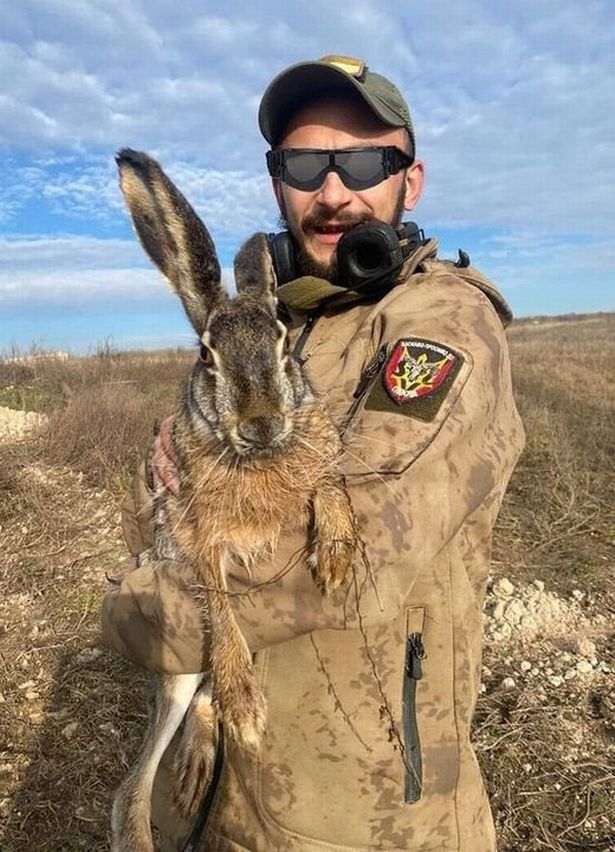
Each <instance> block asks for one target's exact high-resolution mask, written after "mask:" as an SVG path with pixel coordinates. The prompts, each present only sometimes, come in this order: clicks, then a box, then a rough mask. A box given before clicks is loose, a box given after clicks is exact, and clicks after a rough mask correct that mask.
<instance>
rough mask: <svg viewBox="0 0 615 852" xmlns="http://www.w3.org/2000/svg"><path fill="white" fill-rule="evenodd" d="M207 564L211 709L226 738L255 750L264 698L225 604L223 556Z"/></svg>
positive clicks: (263, 725) (239, 635) (243, 640)
mask: <svg viewBox="0 0 615 852" xmlns="http://www.w3.org/2000/svg"><path fill="white" fill-rule="evenodd" d="M206 564H207V568H208V572H209V576H208V577H206V579H205V587H206V588H207V606H208V612H209V619H210V625H211V634H212V643H211V673H212V678H213V705H214V710H215V712H216V715H217V717H218V718H219V719H220V721H221V722H222V724H223V725H224V728H225V730H227V731H228V733H229V735H230V736H231V737H232V738H233V739H234V740H235V741H236V742H238V743H240V745H242V746H243V747H244V748H246V749H249V750H252V751H255V750H256V749H257V748H258V746H259V745H260V739H261V735H262V733H263V730H264V729H265V699H264V697H263V694H262V692H261V691H260V689H259V688H258V685H257V683H256V678H255V677H254V667H253V665H252V654H251V653H250V649H249V648H248V646H247V644H246V640H245V639H244V638H243V634H242V633H241V630H240V629H239V627H238V625H237V622H236V621H235V616H234V614H233V611H232V609H231V606H230V604H229V602H228V593H227V591H226V582H225V579H224V569H223V565H224V556H223V555H222V554H220V553H219V552H217V553H214V554H212V556H211V557H210V558H209V559H208V560H207V562H206Z"/></svg>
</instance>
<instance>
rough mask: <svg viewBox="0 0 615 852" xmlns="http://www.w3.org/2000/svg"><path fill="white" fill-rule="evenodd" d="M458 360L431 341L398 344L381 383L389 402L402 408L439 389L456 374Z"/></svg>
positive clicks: (417, 340) (444, 347) (414, 339)
mask: <svg viewBox="0 0 615 852" xmlns="http://www.w3.org/2000/svg"><path fill="white" fill-rule="evenodd" d="M458 364H459V356H458V355H456V354H455V353H454V352H452V351H451V350H450V349H447V348H446V346H442V344H441V343H433V342H432V341H431V340H420V339H418V338H404V339H403V340H398V341H397V343H396V344H395V348H394V349H393V352H392V353H391V356H390V357H389V360H388V361H387V363H386V366H385V368H384V375H383V381H384V386H385V388H386V391H387V393H388V394H389V396H390V397H391V399H392V400H393V401H394V402H396V403H398V405H401V404H402V403H404V402H409V401H410V400H411V399H420V398H421V397H424V396H429V394H432V393H434V392H435V391H437V390H438V388H440V387H442V385H443V384H444V382H445V381H446V379H447V377H448V376H450V375H451V373H452V372H453V371H454V370H456V368H457V366H458Z"/></svg>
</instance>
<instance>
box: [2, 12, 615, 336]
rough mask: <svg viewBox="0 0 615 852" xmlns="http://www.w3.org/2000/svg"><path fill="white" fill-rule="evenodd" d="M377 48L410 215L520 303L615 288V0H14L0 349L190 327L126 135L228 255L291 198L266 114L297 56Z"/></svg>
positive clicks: (541, 309) (583, 302) (6, 47)
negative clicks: (133, 211) (269, 91)
mask: <svg viewBox="0 0 615 852" xmlns="http://www.w3.org/2000/svg"><path fill="white" fill-rule="evenodd" d="M327 53H343V54H347V55H351V56H360V57H363V58H364V59H365V60H366V61H367V62H368V64H369V65H370V67H371V68H372V69H373V70H377V71H379V72H381V73H384V74H385V75H387V76H389V77H390V78H391V79H393V80H394V81H395V82H396V83H397V84H398V85H399V87H400V88H401V89H402V90H403V91H404V92H405V94H406V96H407V98H408V101H409V103H410V106H411V109H412V112H413V117H414V122H415V125H416V128H417V137H418V149H419V155H420V156H421V158H422V159H424V161H425V162H426V165H427V186H426V191H425V194H424V197H423V200H422V201H421V203H420V205H419V207H418V208H417V209H416V211H415V213H414V218H415V219H416V220H417V221H418V222H419V224H420V225H421V226H422V227H423V228H424V229H425V230H426V232H428V234H430V235H433V236H437V237H438V238H439V240H440V246H441V253H442V255H444V256H447V255H448V256H453V255H454V254H456V249H457V248H458V247H463V248H465V249H466V250H467V251H469V253H470V255H471V257H472V262H473V263H474V264H475V265H476V266H478V267H480V268H481V269H482V270H483V271H484V272H485V273H487V274H488V275H490V276H491V277H492V278H493V279H494V280H495V281H496V282H497V283H498V284H499V285H500V287H501V288H502V290H503V292H504V293H505V295H506V296H507V297H508V299H509V301H510V302H511V304H512V306H513V309H514V310H515V312H516V313H517V314H518V315H528V314H536V313H546V314H557V313H567V312H570V311H576V312H584V311H594V310H612V309H614V308H615V298H614V283H615V281H614V279H615V275H614V271H615V248H614V242H613V235H614V230H615V227H614V222H615V187H614V178H615V109H614V105H613V93H614V91H615V60H614V59H613V57H614V56H615V5H614V4H613V2H612V0H585V2H583V3H580V2H579V0H514V2H512V3H502V2H501V0H463V2H460V1H459V0H421V2H419V1H418V0H408V2H405V3H397V2H389V0H353V2H352V3H331V2H330V0H310V2H309V3H301V4H289V3H288V2H287V0H285V2H281V0H261V2H259V3H258V4H257V3H252V2H248V0H225V2H224V3H222V2H219V0H210V2H207V3H203V2H197V0H182V2H177V0H174V2H171V0H147V2H146V0H122V2H119V0H19V2H18V3H4V4H2V11H1V12H0V182H1V183H0V185H1V187H2V192H1V193H0V351H2V350H5V351H6V350H7V349H8V348H9V347H10V346H11V345H13V344H16V345H18V346H20V347H28V346H30V345H31V344H32V343H35V344H38V345H42V346H45V347H50V348H62V349H68V348H70V349H72V350H74V351H87V350H88V349H89V348H93V347H95V346H96V345H97V344H100V343H101V342H104V341H109V342H110V343H112V344H113V345H114V346H117V347H119V348H129V347H130V348H134V347H139V348H141V347H150V346H152V347H153V346H161V345H169V344H171V345H176V344H179V345H182V344H189V343H190V342H191V341H192V340H193V334H192V332H191V330H190V328H189V326H188V324H187V322H186V321H185V320H184V318H183V315H182V313H181V309H180V308H179V305H176V303H175V300H174V298H173V297H172V296H171V295H170V294H169V293H168V290H167V288H166V285H165V284H164V283H163V282H162V280H161V279H160V277H159V275H158V274H157V273H156V272H155V271H153V270H152V269H151V267H150V266H149V264H148V262H147V261H146V260H145V258H144V256H143V255H142V252H141V249H140V248H139V246H138V245H137V244H136V242H135V240H134V238H133V235H132V231H131V229H130V227H129V224H128V221H127V219H126V215H125V213H124V210H123V206H122V202H121V199H120V195H119V191H118V189H117V180H116V174H115V164H114V161H113V155H114V152H115V151H116V150H117V149H118V148H120V147H123V146H130V147H133V148H138V149H144V150H147V151H149V152H150V153H152V154H154V155H155V156H157V157H158V158H159V159H160V160H161V161H162V162H163V164H164V166H165V168H166V169H167V171H168V172H169V174H170V175H171V176H172V177H173V179H174V180H175V181H176V183H177V184H178V185H179V186H180V187H181V188H182V190H183V191H184V193H185V194H186V195H187V196H188V197H189V199H190V200H191V201H192V202H193V204H194V205H195V207H196V208H197V210H198V211H199V213H200V214H201V215H202V217H203V218H204V219H205V221H206V222H207V224H208V226H209V227H210V230H211V231H212V233H213V235H214V238H215V240H216V244H217V246H218V249H219V254H220V258H221V261H222V263H223V265H228V264H229V263H230V262H231V259H232V256H233V253H234V251H235V250H236V249H237V248H238V247H239V245H240V244H241V242H242V241H243V240H244V239H245V238H246V237H247V236H249V234H250V233H252V232H253V231H255V230H275V228H276V220H277V213H276V209H275V206H274V204H273V201H272V198H271V196H270V190H269V185H268V180H267V178H266V175H265V169H264V152H265V150H266V146H265V143H264V141H263V140H262V139H261V137H260V135H259V133H258V129H257V123H256V113H257V108H258V102H259V97H260V94H261V93H262V91H263V89H264V87H265V86H266V84H267V83H268V82H269V80H270V79H271V78H272V77H273V76H274V75H275V74H276V73H277V72H278V71H279V70H281V69H282V68H283V67H285V66H286V65H289V64H291V63H294V62H297V61H301V60H304V59H312V58H318V57H319V56H321V55H323V54H327Z"/></svg>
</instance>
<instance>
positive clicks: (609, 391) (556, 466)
mask: <svg viewBox="0 0 615 852" xmlns="http://www.w3.org/2000/svg"><path fill="white" fill-rule="evenodd" d="M509 339H510V347H511V357H512V363H513V377H514V384H515V395H516V399H517V404H518V406H519V410H520V412H521V416H522V418H523V422H524V424H525V429H526V432H527V445H526V449H525V452H524V454H523V456H522V458H521V460H520V462H519V465H518V466H517V469H516V471H515V473H514V475H513V478H512V480H511V483H510V487H509V489H508V492H507V495H506V498H505V500H504V505H503V507H502V512H501V515H500V519H499V522H498V527H497V531H496V536H495V561H496V564H502V565H505V566H506V570H507V572H508V573H509V575H520V576H526V577H528V576H529V577H533V578H538V579H541V580H545V581H546V582H547V583H548V584H549V585H551V586H554V587H556V588H559V589H560V590H562V591H568V590H571V589H573V588H576V587H579V585H583V586H587V587H589V588H592V589H594V590H596V591H602V590H605V587H606V583H607V581H608V580H609V571H608V570H607V569H608V566H609V564H611V565H612V560H613V545H614V544H615V477H613V470H614V469H615V315H613V314H602V315H598V316H590V317H588V318H587V319H584V320H578V321H576V322H575V321H572V320H569V321H568V322H563V321H560V322H547V321H545V322H543V323H539V324H534V323H533V322H531V321H525V322H519V323H516V324H515V325H513V327H512V329H511V331H510V333H509Z"/></svg>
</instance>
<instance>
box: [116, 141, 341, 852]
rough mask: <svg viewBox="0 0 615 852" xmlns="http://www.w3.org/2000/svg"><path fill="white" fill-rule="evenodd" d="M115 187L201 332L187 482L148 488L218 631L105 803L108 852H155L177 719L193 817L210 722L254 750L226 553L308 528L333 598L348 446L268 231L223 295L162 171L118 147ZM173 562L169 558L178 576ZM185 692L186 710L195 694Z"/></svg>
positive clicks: (248, 677) (185, 797)
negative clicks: (282, 297)
mask: <svg viewBox="0 0 615 852" xmlns="http://www.w3.org/2000/svg"><path fill="white" fill-rule="evenodd" d="M118 164H119V167H120V175H121V186H122V190H123V192H124V194H125V197H126V200H127V203H128V207H129V210H130V213H131V216H132V218H133V222H134V224H135V229H136V231H137V233H138V235H139V238H140V240H141V242H142V244H143V247H144V248H145V250H146V251H147V253H148V254H149V255H150V257H151V258H152V260H153V261H154V262H155V263H156V264H157V265H158V267H159V268H160V269H161V271H162V272H163V274H164V275H165V276H166V277H167V278H168V279H169V281H170V283H171V285H172V286H173V288H174V289H175V290H176V292H177V293H178V295H179V296H180V298H181V300H182V303H183V305H184V308H185V310H186V312H187V314H188V316H189V318H190V319H191V321H192V323H193V325H194V327H195V329H196V331H197V333H198V334H199V337H200V339H201V360H202V363H200V362H197V364H196V365H195V369H194V371H193V374H192V376H191V377H190V380H189V382H188V385H187V387H186V390H185V394H184V397H183V400H182V405H181V407H180V410H179V412H178V414H177V416H176V418H175V426H174V432H173V441H174V445H175V448H176V451H177V454H178V457H179V472H180V474H181V489H180V493H179V495H178V496H174V495H173V494H171V493H170V492H167V491H165V490H164V489H163V490H162V491H161V492H160V493H159V495H158V497H157V500H156V502H157V511H156V515H157V518H158V529H157V535H156V544H155V547H154V558H157V559H167V560H168V559H171V560H178V561H179V562H180V563H181V564H183V566H184V567H183V569H182V570H186V568H187V569H188V570H189V571H191V572H193V574H194V576H195V577H196V579H197V586H198V588H197V592H198V593H199V594H200V595H204V598H205V605H204V614H206V617H207V619H208V623H209V630H210V634H211V651H210V675H211V696H210V695H209V693H208V690H209V686H207V687H206V688H204V687H201V688H200V690H199V691H198V692H197V697H196V698H194V699H192V695H193V693H194V691H195V690H196V689H197V687H198V684H199V681H200V678H201V675H178V676H173V677H170V676H161V677H160V678H159V681H158V690H157V693H156V699H155V702H154V712H153V714H152V717H151V719H150V724H149V726H148V731H147V733H146V736H145V740H144V745H143V749H142V752H141V754H140V756H139V758H138V760H137V762H136V764H135V765H134V767H133V769H132V770H131V771H130V773H129V775H128V776H127V778H126V779H125V781H124V783H123V784H122V785H121V787H120V789H119V791H118V793H117V795H116V799H115V802H114V808H113V819H112V826H113V842H114V845H113V850H114V852H151V850H152V848H153V847H152V839H151V830H150V826H149V799H150V795H151V787H152V783H153V773H154V772H155V769H156V767H157V764H158V760H159V759H160V752H161V749H162V748H163V746H164V744H165V743H168V742H169V741H170V738H171V737H172V736H173V734H174V732H175V730H176V729H177V726H178V725H179V724H180V721H181V719H182V718H183V717H184V714H186V712H187V715H186V719H185V722H184V727H183V733H182V738H181V740H180V743H179V747H178V750H177V760H176V764H175V769H176V778H175V786H176V790H175V799H176V801H177V804H178V806H179V808H180V810H181V811H182V812H183V813H184V814H185V815H187V816H190V815H193V814H194V812H195V808H197V807H198V803H199V801H200V799H201V796H202V794H203V790H204V789H205V783H206V778H207V775H208V773H209V772H210V771H211V764H212V760H213V749H212V739H213V735H214V734H213V732H214V727H215V725H216V723H217V720H219V721H221V722H222V724H223V726H224V729H225V730H226V732H227V734H228V735H230V736H231V737H232V738H233V739H235V740H236V741H238V742H239V743H240V744H241V745H242V746H244V747H245V748H248V749H251V750H255V749H257V748H258V745H259V741H260V737H261V734H262V732H263V729H264V726H265V720H266V711H265V701H264V698H263V696H262V694H261V692H260V690H259V688H258V686H257V684H256V680H255V678H254V674H253V667H252V657H251V654H250V650H249V648H248V647H247V645H246V642H245V640H244V638H243V636H242V634H241V631H240V630H239V627H238V625H237V622H236V620H235V616H234V614H233V611H232V609H231V606H230V603H229V597H228V594H227V591H226V573H227V570H228V568H229V567H230V566H231V564H232V563H235V564H237V563H240V564H242V565H243V566H246V567H247V568H248V570H249V566H250V564H251V563H253V562H254V560H256V559H258V558H259V556H262V555H263V554H265V553H267V552H272V551H273V550H274V549H275V547H276V543H277V540H278V537H279V536H280V534H281V532H282V531H292V530H297V529H300V528H303V527H305V526H307V527H308V528H309V529H311V531H312V534H311V539H310V542H309V552H308V553H307V554H306V562H307V565H308V566H309V567H310V569H311V570H312V574H313V577H314V580H315V582H316V583H317V585H318V586H319V588H320V589H321V591H322V592H323V594H328V593H329V592H331V591H332V590H333V589H335V588H337V587H338V586H339V585H340V584H341V583H342V582H343V580H344V578H345V576H346V574H347V572H348V569H349V568H350V565H351V563H352V559H353V556H354V552H355V548H356V536H357V534H356V527H355V520H354V516H353V513H352V508H351V505H350V500H349V498H348V495H347V493H346V490H345V487H344V483H343V480H342V478H341V476H340V474H339V472H338V470H337V461H338V458H339V456H340V454H341V440H340V437H339V434H338V432H337V430H336V428H335V427H334V426H333V424H332V422H331V420H330V419H329V417H328V415H327V413H326V412H325V410H324V408H323V407H322V405H321V404H320V403H318V402H317V401H315V400H314V398H313V395H312V393H311V389H310V387H309V384H308V382H307V380H306V378H305V376H304V375H303V373H302V371H301V368H300V366H299V365H298V363H297V362H295V361H294V360H293V359H292V358H291V357H290V356H289V355H288V351H287V342H288V341H287V335H286V330H285V328H284V326H283V325H282V324H281V323H280V322H278V321H277V318H276V300H275V294H274V287H275V279H274V275H273V270H272V265H271V260H270V257H269V253H268V250H267V244H266V240H265V238H264V235H262V234H257V235H255V236H254V237H253V238H252V239H251V240H249V241H248V242H247V243H246V244H245V245H244V247H243V248H242V250H241V251H240V252H239V254H238V256H237V258H236V260H235V274H236V281H237V286H238V289H239V290H240V294H239V296H238V297H237V298H236V299H235V300H234V301H232V302H230V301H229V300H228V298H227V296H226V294H224V292H223V291H222V288H221V285H220V281H219V272H220V269H219V264H218V262H217V260H216V258H215V252H214V249H213V244H212V242H211V238H210V237H209V234H208V232H207V229H206V228H205V226H204V225H203V223H202V222H201V220H200V219H199V218H198V216H197V215H196V213H195V212H194V210H192V208H191V207H190V205H189V204H188V202H187V201H186V200H185V198H184V197H183V196H182V195H181V193H179V191H178V190H177V189H176V188H175V187H174V186H173V184H172V183H171V181H170V180H169V179H168V178H167V177H166V175H165V174H164V172H163V171H162V169H161V168H160V166H159V165H158V164H157V163H156V162H155V161H154V160H152V159H151V158H149V157H148V156H147V155H145V154H142V153H139V152H135V151H123V152H121V153H120V155H119V158H118ZM179 569H180V566H179V565H178V570H179ZM191 699H192V704H191V705H190V701H191Z"/></svg>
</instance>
